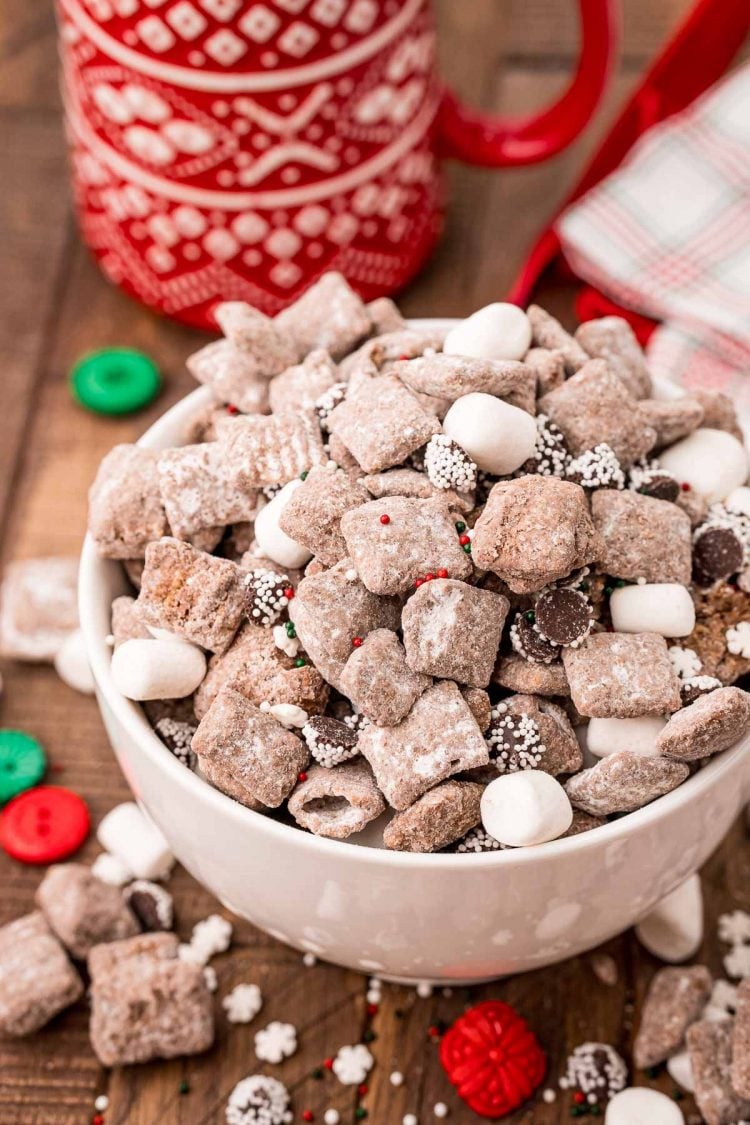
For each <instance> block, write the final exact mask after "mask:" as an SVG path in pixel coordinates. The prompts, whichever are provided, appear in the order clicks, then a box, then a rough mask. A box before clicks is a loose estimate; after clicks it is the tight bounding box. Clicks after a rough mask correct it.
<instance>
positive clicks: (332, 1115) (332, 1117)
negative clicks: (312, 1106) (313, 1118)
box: [323, 1109, 341, 1125]
mask: <svg viewBox="0 0 750 1125" xmlns="http://www.w3.org/2000/svg"><path fill="white" fill-rule="evenodd" d="M340 1120H341V1115H340V1114H339V1111H338V1110H337V1109H327V1110H326V1111H325V1113H324V1114H323V1122H324V1125H339V1121H340Z"/></svg>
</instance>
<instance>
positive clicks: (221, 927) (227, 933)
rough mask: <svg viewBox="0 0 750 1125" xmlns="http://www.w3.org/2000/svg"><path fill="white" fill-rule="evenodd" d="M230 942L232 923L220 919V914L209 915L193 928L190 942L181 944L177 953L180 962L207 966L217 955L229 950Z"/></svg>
mask: <svg viewBox="0 0 750 1125" xmlns="http://www.w3.org/2000/svg"><path fill="white" fill-rule="evenodd" d="M231 940H232V923H231V922H228V921H227V920H226V918H222V916H221V914H209V916H208V918H204V919H203V921H202V922H197V923H196V924H195V926H193V933H192V936H191V938H190V942H189V943H188V944H185V943H183V944H182V945H181V946H180V947H179V949H178V951H177V952H178V955H179V957H180V960H181V961H189V962H191V964H194V965H207V964H208V962H209V961H210V960H211V958H212V957H214V956H215V955H216V954H217V953H223V952H224V950H225V949H229V943H230V941H231Z"/></svg>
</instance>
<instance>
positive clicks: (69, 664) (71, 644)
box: [55, 629, 94, 695]
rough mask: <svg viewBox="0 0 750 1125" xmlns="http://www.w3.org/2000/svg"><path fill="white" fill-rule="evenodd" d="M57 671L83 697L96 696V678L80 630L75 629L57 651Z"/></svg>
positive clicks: (63, 680) (64, 681) (65, 682)
mask: <svg viewBox="0 0 750 1125" xmlns="http://www.w3.org/2000/svg"><path fill="white" fill-rule="evenodd" d="M55 671H56V672H57V674H58V676H59V677H60V679H61V680H62V682H63V683H64V684H67V685H68V687H72V688H73V690H74V691H80V692H81V693H82V694H83V695H93V694H94V677H93V675H92V674H91V666H90V665H89V658H88V656H87V655H86V643H85V641H84V639H83V633H82V632H81V630H80V629H74V630H73V632H72V633H70V634H69V635H68V636H67V637H66V638H65V640H64V641H63V643H62V644H61V646H60V648H59V649H58V650H57V653H56V655H55Z"/></svg>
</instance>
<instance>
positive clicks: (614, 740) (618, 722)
mask: <svg viewBox="0 0 750 1125" xmlns="http://www.w3.org/2000/svg"><path fill="white" fill-rule="evenodd" d="M666 724H667V720H666V719H664V718H662V717H661V716H660V715H642V716H641V717H640V718H637V719H591V720H589V725H588V727H587V728H586V745H587V747H588V749H589V750H590V751H591V753H592V754H595V755H596V757H597V758H606V757H607V755H608V754H619V752H620V751H621V750H629V751H630V753H631V754H640V756H641V757H642V758H656V757H658V756H659V751H658V750H657V749H656V746H655V743H656V736H657V734H658V733H659V731H660V730H661V729H662V728H663V727H665V726H666Z"/></svg>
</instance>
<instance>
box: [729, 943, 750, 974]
mask: <svg viewBox="0 0 750 1125" xmlns="http://www.w3.org/2000/svg"><path fill="white" fill-rule="evenodd" d="M724 968H725V969H726V971H727V975H728V976H730V977H737V978H742V979H744V978H745V977H750V945H735V946H733V947H732V949H731V950H730V951H729V953H727V955H726V957H725V958H724Z"/></svg>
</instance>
